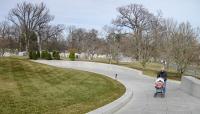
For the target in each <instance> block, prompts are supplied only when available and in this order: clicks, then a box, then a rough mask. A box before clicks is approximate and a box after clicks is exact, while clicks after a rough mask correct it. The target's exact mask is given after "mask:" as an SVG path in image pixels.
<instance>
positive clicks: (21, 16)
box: [8, 2, 53, 51]
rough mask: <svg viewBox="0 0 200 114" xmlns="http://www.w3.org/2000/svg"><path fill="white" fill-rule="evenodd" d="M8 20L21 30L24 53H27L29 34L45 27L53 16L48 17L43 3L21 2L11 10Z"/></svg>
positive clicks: (47, 11)
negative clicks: (23, 40)
mask: <svg viewBox="0 0 200 114" xmlns="http://www.w3.org/2000/svg"><path fill="white" fill-rule="evenodd" d="M8 19H9V20H10V21H11V22H13V23H14V24H15V25H16V26H18V27H19V28H20V29H21V32H22V35H23V37H24V39H25V47H26V51H29V44H30V42H29V41H30V37H31V34H32V33H33V32H37V30H39V29H40V28H42V27H45V26H46V25H47V24H48V23H49V22H50V21H51V20H53V16H51V15H49V10H48V9H47V8H46V6H45V5H44V4H43V3H40V4H32V3H27V2H23V3H21V4H17V6H16V8H13V9H11V11H10V13H9V17H8Z"/></svg>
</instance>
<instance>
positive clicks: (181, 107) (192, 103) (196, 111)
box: [37, 60, 200, 114]
mask: <svg viewBox="0 0 200 114" xmlns="http://www.w3.org/2000/svg"><path fill="white" fill-rule="evenodd" d="M37 62H40V63H44V64H48V65H53V66H57V67H63V68H73V69H79V70H85V71H91V72H95V73H100V74H104V75H109V76H110V77H112V78H114V76H115V73H117V74H118V80H119V81H120V82H122V83H126V84H127V86H129V87H130V88H131V89H132V90H133V97H132V99H131V100H130V101H129V102H128V103H127V104H126V105H125V106H124V107H122V108H121V109H120V110H119V111H117V112H116V114H200V99H198V98H195V97H192V96H190V95H188V94H186V93H184V92H182V91H181V90H180V89H179V85H180V83H179V82H175V81H170V80H169V81H168V84H167V93H166V97H165V98H153V94H154V92H155V89H154V87H153V84H154V80H155V79H153V78H151V77H148V76H145V75H142V74H141V73H140V72H139V71H137V70H134V69H130V68H126V67H122V66H116V65H109V64H102V63H92V62H82V61H56V60H53V61H46V60H38V61H37Z"/></svg>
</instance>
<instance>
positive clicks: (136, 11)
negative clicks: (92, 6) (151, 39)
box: [113, 4, 153, 60]
mask: <svg viewBox="0 0 200 114" xmlns="http://www.w3.org/2000/svg"><path fill="white" fill-rule="evenodd" d="M117 10H118V12H119V13H120V15H118V17H117V18H116V19H115V20H113V24H115V25H117V26H121V27H126V28H129V29H131V30H132V31H133V32H134V34H133V35H134V38H135V44H134V46H135V48H136V55H135V58H136V59H137V60H139V59H140V58H141V51H142V50H141V49H142V48H141V39H142V37H143V35H142V33H143V31H145V30H147V29H149V27H150V25H149V24H150V22H151V18H152V17H153V15H152V14H151V13H149V11H148V10H147V9H145V8H144V7H143V6H142V5H139V4H130V5H127V6H123V7H119V8H118V9H117Z"/></svg>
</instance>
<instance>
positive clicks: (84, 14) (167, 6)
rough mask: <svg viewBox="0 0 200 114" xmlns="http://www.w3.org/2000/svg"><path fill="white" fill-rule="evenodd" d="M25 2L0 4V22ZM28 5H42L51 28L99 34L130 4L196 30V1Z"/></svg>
mask: <svg viewBox="0 0 200 114" xmlns="http://www.w3.org/2000/svg"><path fill="white" fill-rule="evenodd" d="M23 1H25V0H0V21H3V20H5V18H6V16H7V15H8V12H9V10H10V9H12V8H14V7H16V4H17V3H20V2H23ZM26 1H28V2H32V3H40V2H44V3H45V4H46V6H47V7H48V8H49V10H50V14H51V15H54V16H55V19H54V20H53V21H52V22H51V23H53V24H64V25H65V26H71V25H74V26H77V27H83V28H87V29H91V28H95V29H97V30H101V29H102V27H103V26H104V25H111V21H112V19H115V18H116V16H117V15H118V12H117V10H116V8H117V7H120V6H125V5H128V4H131V3H136V4H142V5H143V6H144V7H145V8H147V9H148V10H149V11H150V12H152V13H156V12H158V11H159V10H161V11H162V13H163V17H164V18H173V19H174V20H176V21H178V22H179V23H180V22H186V21H188V22H190V23H191V24H192V26H193V27H200V15H199V14H200V0H26Z"/></svg>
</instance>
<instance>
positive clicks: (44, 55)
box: [41, 51, 48, 59]
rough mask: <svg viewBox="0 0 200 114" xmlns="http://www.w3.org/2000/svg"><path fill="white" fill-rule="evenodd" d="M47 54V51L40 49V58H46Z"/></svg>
mask: <svg viewBox="0 0 200 114" xmlns="http://www.w3.org/2000/svg"><path fill="white" fill-rule="evenodd" d="M47 56H48V52H47V51H42V54H41V58H42V59H46V58H47Z"/></svg>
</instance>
